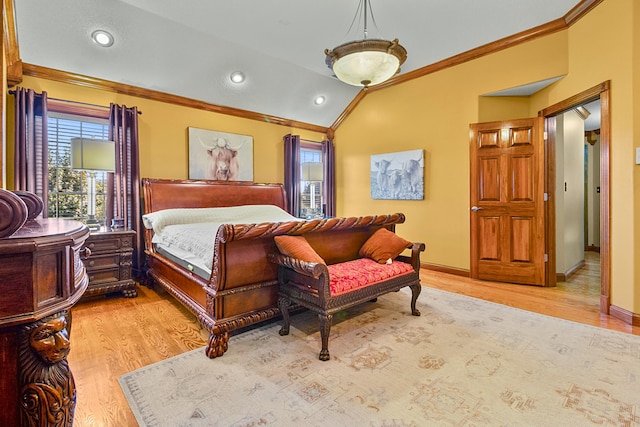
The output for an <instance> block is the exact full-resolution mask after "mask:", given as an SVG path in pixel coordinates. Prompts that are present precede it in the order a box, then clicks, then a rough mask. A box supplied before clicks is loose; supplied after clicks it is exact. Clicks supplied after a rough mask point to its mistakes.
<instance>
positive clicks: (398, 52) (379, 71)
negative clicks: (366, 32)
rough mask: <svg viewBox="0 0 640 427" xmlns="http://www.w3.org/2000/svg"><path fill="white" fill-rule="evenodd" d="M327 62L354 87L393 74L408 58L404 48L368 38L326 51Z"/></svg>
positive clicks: (342, 78)
mask: <svg viewBox="0 0 640 427" xmlns="http://www.w3.org/2000/svg"><path fill="white" fill-rule="evenodd" d="M325 54H326V55H327V57H326V63H327V65H328V66H329V67H330V68H332V69H333V72H334V73H335V75H336V77H338V78H339V79H340V80H342V81H343V82H345V83H348V84H350V85H354V86H364V87H367V86H373V85H377V84H379V83H382V82H384V81H386V80H388V79H389V78H391V77H393V76H394V75H395V74H397V73H398V71H399V70H400V65H402V63H404V61H405V60H406V59H407V51H406V49H405V48H404V47H402V46H401V45H400V44H398V39H395V40H393V41H387V40H379V39H368V40H357V41H353V42H349V43H345V44H343V45H340V46H338V47H336V48H334V49H333V50H328V49H327V50H325Z"/></svg>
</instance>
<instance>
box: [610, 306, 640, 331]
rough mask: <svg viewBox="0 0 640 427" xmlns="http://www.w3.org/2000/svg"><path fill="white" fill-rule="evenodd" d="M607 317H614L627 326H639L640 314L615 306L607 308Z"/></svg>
mask: <svg viewBox="0 0 640 427" xmlns="http://www.w3.org/2000/svg"><path fill="white" fill-rule="evenodd" d="M609 315H610V316H611V317H615V318H616V319H618V320H622V321H623V322H624V323H626V324H627V325H631V326H640V314H638V313H633V312H631V311H629V310H626V309H624V308H620V307H618V306H615V305H611V306H610V307H609Z"/></svg>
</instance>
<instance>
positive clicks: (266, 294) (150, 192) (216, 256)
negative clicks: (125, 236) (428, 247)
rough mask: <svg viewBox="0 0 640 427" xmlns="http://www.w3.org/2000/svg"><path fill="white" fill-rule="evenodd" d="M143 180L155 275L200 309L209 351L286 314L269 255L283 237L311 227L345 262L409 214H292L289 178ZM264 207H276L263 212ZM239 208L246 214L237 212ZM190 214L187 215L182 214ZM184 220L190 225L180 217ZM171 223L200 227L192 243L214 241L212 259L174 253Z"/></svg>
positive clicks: (150, 270) (327, 251)
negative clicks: (281, 307) (284, 182)
mask: <svg viewBox="0 0 640 427" xmlns="http://www.w3.org/2000/svg"><path fill="white" fill-rule="evenodd" d="M142 187H143V197H144V214H143V222H144V224H145V228H144V233H145V235H144V240H145V254H146V255H147V276H148V278H149V279H151V280H152V281H153V282H154V283H156V284H159V285H160V286H162V287H163V288H164V289H166V290H167V291H168V292H169V294H171V295H172V296H173V297H175V298H176V299H177V300H178V301H179V302H180V303H182V304H183V305H184V306H185V307H186V308H187V309H189V310H190V311H191V312H193V313H194V315H195V316H196V317H197V318H198V320H199V321H200V323H201V324H202V326H203V327H204V328H206V329H207V330H208V331H209V333H210V335H209V342H208V345H207V347H206V349H205V353H206V355H207V356H208V357H210V358H215V357H219V356H222V355H223V354H224V353H225V352H226V351H227V349H228V344H229V335H230V333H232V332H233V331H237V330H240V329H243V328H245V327H248V326H250V325H253V324H256V323H259V322H263V321H265V320H268V319H271V318H273V317H275V316H278V315H279V314H280V312H279V310H278V280H277V274H278V269H277V266H276V265H275V264H273V263H271V262H270V261H269V259H268V256H269V254H272V253H275V252H277V247H276V245H275V243H274V239H273V238H274V237H275V236H277V235H282V234H290V235H302V234H304V235H305V236H307V239H311V240H312V241H314V242H315V246H316V247H318V251H319V253H320V254H321V255H322V256H323V257H325V258H326V259H327V260H328V262H340V261H342V260H343V258H344V259H346V258H347V257H348V256H351V255H350V254H352V253H353V251H354V250H355V251H357V250H358V248H359V247H360V246H361V245H362V244H363V243H364V242H365V241H366V240H367V238H368V237H369V236H371V235H372V234H373V232H375V231H376V230H377V229H379V228H381V227H385V228H388V229H390V230H392V231H393V230H395V224H399V223H402V222H404V220H405V218H404V215H402V214H391V215H375V216H366V217H358V218H355V217H353V218H331V219H316V220H311V221H304V220H300V219H298V218H294V217H292V216H291V215H289V214H287V213H286V207H287V206H286V197H285V191H284V188H283V186H282V185H281V184H257V183H250V182H230V181H204V180H167V179H151V178H145V179H143V180H142ZM264 207H268V209H267V210H269V211H270V213H268V214H267V216H266V217H264V218H263V217H260V215H261V214H260V212H261V210H262V209H263V208H264ZM212 208H225V209H212ZM245 209H246V210H248V211H250V213H249V214H247V213H246V212H245ZM218 211H223V212H224V214H222V216H220V214H219V213H218ZM236 212H240V213H241V215H240V216H239V217H238V218H232V217H233V216H234V215H235V213H236ZM183 213H184V214H185V215H184V218H186V219H180V220H178V219H177V218H182V216H183V215H182V214H183ZM201 215H204V216H205V219H200V216H201ZM208 215H215V217H216V219H217V221H218V222H220V223H219V224H218V223H216V224H215V225H211V224H209V223H208V221H209V220H208V219H207V218H208ZM243 215H244V216H243ZM256 215H258V216H256ZM189 218H190V219H189ZM183 220H184V221H185V223H186V224H183V223H181V222H180V221H183ZM214 222H215V221H214ZM158 224H162V225H163V226H164V229H162V230H160V229H161V228H162V227H159V226H158ZM167 224H169V225H167ZM187 224H190V225H187ZM170 227H174V230H173V235H174V236H177V235H180V234H181V233H182V229H181V228H180V227H191V228H193V229H195V230H197V232H196V234H197V235H198V238H199V242H195V243H192V244H191V243H190V244H189V245H192V246H198V245H200V244H202V243H203V242H206V241H209V242H210V245H209V246H208V247H207V248H206V249H203V250H202V251H201V252H202V253H203V254H205V255H206V254H209V255H208V256H209V257H210V258H208V259H207V261H208V263H207V265H201V264H199V263H197V262H195V261H194V260H193V259H188V258H187V259H185V258H184V257H181V254H180V253H178V254H176V253H173V252H171V245H163V244H164V243H167V242H170V238H165V237H159V235H162V236H164V235H165V233H166V231H167V229H168V228H170ZM335 239H342V241H343V242H344V243H343V244H342V245H340V250H336V249H335V244H332V245H329V243H331V242H334V243H335ZM323 242H327V244H326V245H323ZM174 249H175V247H174ZM205 258H206V256H205Z"/></svg>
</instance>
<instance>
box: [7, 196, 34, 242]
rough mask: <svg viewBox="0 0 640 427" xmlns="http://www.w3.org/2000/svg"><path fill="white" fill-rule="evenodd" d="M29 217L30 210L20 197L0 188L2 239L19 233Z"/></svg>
mask: <svg viewBox="0 0 640 427" xmlns="http://www.w3.org/2000/svg"><path fill="white" fill-rule="evenodd" d="M28 215H29V209H28V208H27V205H26V204H25V202H24V201H23V199H22V198H21V197H20V196H18V195H16V194H14V193H12V192H11V191H8V190H4V189H2V188H0V238H2V237H8V236H11V235H12V234H13V233H15V232H16V231H18V230H19V229H20V227H22V225H23V224H24V223H25V222H26V221H27V217H28Z"/></svg>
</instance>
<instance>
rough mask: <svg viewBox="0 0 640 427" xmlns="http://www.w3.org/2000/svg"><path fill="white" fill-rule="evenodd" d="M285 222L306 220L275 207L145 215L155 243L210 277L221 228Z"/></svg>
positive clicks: (207, 209) (264, 206)
mask: <svg viewBox="0 0 640 427" xmlns="http://www.w3.org/2000/svg"><path fill="white" fill-rule="evenodd" d="M285 221H302V220H301V219H300V218H296V217H294V216H292V215H290V214H289V213H287V212H285V211H284V210H282V209H280V208H279V207H277V206H273V205H243V206H231V207H225V208H194V209H165V210H162V211H157V212H152V213H149V214H145V215H143V216H142V222H143V224H144V226H145V227H146V228H149V229H152V230H153V233H154V234H153V239H152V243H154V244H156V245H158V246H160V247H162V248H163V249H164V250H166V251H167V252H169V253H170V254H172V255H173V256H176V257H178V258H180V259H182V260H184V261H186V262H187V263H188V264H189V265H192V266H194V267H198V268H201V269H202V270H204V271H206V272H208V274H211V267H212V262H213V243H214V240H215V236H216V233H217V232H218V228H219V227H220V225H222V224H258V223H262V222H285Z"/></svg>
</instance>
